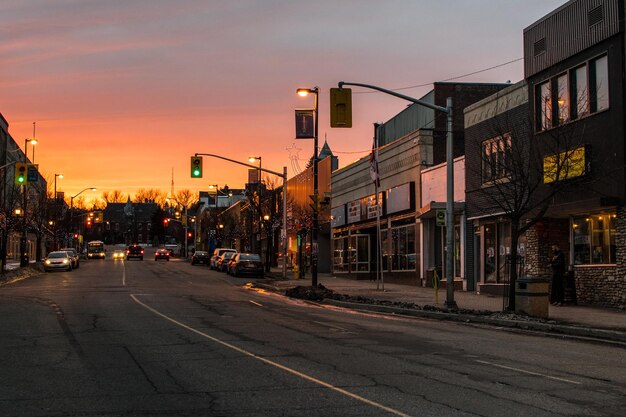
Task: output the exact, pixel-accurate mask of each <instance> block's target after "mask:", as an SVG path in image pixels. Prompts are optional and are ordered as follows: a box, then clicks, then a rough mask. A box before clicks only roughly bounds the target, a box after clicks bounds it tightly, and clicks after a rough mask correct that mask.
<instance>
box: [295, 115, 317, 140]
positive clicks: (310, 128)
mask: <svg viewBox="0 0 626 417" xmlns="http://www.w3.org/2000/svg"><path fill="white" fill-rule="evenodd" d="M313 113H314V111H313V109H296V139H313V138H315V132H314V119H313Z"/></svg>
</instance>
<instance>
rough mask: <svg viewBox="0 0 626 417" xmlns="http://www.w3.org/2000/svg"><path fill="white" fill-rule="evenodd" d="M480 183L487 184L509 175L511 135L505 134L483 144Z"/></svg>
mask: <svg viewBox="0 0 626 417" xmlns="http://www.w3.org/2000/svg"><path fill="white" fill-rule="evenodd" d="M482 148H483V150H482V183H483V184H489V183H492V182H494V181H496V180H500V179H503V178H507V177H508V176H509V174H510V163H511V161H510V159H511V135H510V134H509V133H506V134H504V135H502V136H498V137H497V138H493V139H489V140H486V141H484V142H483V146H482Z"/></svg>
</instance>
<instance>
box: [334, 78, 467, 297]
mask: <svg viewBox="0 0 626 417" xmlns="http://www.w3.org/2000/svg"><path fill="white" fill-rule="evenodd" d="M344 85H351V86H355V87H364V88H370V89H372V90H377V91H380V92H382V93H385V94H389V95H392V96H394V97H398V98H401V99H403V100H407V101H410V102H412V103H415V104H419V105H420V106H424V107H428V108H430V109H433V110H435V111H439V112H442V113H445V114H446V117H447V136H446V168H447V181H446V190H447V192H446V249H447V250H446V307H447V308H449V309H456V308H457V305H456V302H455V301H454V255H455V250H454V158H453V155H454V152H453V149H452V148H453V137H452V98H451V97H448V99H447V100H446V107H441V106H437V105H435V104H432V103H427V102H425V101H422V100H418V99H416V98H413V97H409V96H406V95H404V94H400V93H397V92H395V91H392V90H387V89H386V88H382V87H378V86H375V85H370V84H363V83H351V82H344V81H339V83H337V86H338V87H339V88H340V89H341V88H343V86H344ZM331 111H332V109H331Z"/></svg>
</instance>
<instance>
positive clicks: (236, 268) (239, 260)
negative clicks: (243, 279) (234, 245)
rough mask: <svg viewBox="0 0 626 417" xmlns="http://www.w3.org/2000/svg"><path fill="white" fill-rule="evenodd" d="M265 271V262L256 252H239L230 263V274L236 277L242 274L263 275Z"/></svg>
mask: <svg viewBox="0 0 626 417" xmlns="http://www.w3.org/2000/svg"><path fill="white" fill-rule="evenodd" d="M263 271H264V270H263V262H261V257H260V256H259V255H258V254H256V253H238V254H236V255H235V256H234V257H233V259H232V261H231V262H230V263H229V265H228V272H229V274H230V275H233V276H235V277H238V276H240V275H256V276H257V277H263V273H264V272H263Z"/></svg>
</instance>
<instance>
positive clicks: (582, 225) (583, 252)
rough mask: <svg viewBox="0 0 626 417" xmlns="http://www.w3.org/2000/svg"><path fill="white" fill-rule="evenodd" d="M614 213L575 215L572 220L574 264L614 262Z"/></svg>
mask: <svg viewBox="0 0 626 417" xmlns="http://www.w3.org/2000/svg"><path fill="white" fill-rule="evenodd" d="M615 217H616V215H615V214H614V213H603V214H595V215H589V216H584V217H575V218H574V219H573V220H572V235H573V243H574V265H594V264H614V263H615V262H616V260H615V256H616V254H615Z"/></svg>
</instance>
